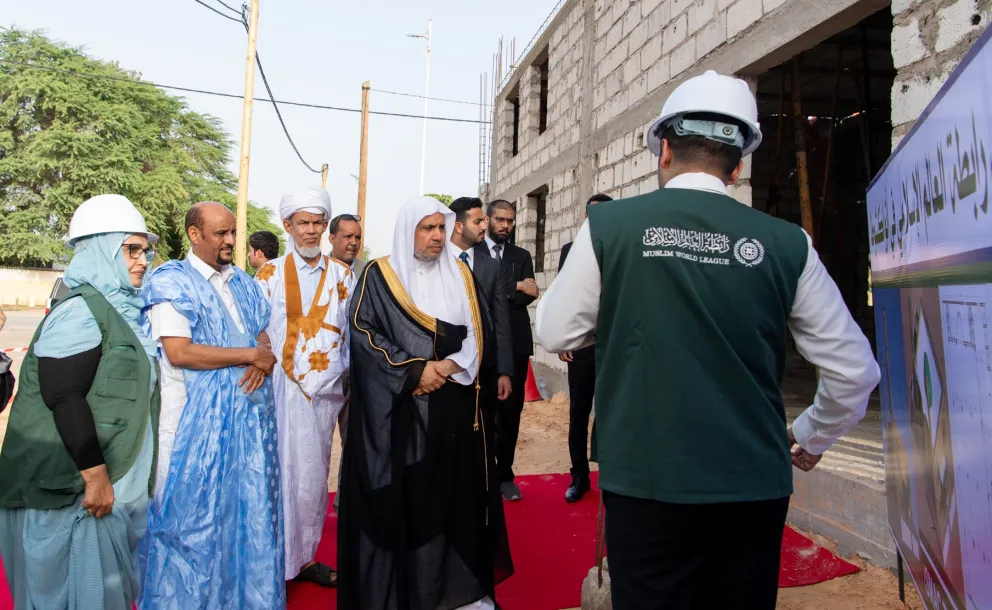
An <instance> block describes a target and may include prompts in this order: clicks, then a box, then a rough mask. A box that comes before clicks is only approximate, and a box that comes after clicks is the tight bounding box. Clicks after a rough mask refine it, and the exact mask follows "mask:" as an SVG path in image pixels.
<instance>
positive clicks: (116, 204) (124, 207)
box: [65, 195, 158, 248]
mask: <svg viewBox="0 0 992 610" xmlns="http://www.w3.org/2000/svg"><path fill="white" fill-rule="evenodd" d="M100 233H142V234H144V235H147V236H148V242H149V243H155V242H157V241H158V235H155V234H154V233H149V232H148V227H147V226H145V219H144V217H143V216H142V215H141V212H139V211H138V208H136V207H134V204H133V203H131V202H130V201H129V200H128V198H127V197H124V196H123V195H97V196H96V197H90V198H89V199H87V200H86V201H84V202H83V203H82V205H80V206H79V207H78V208H76V213H75V214H73V215H72V220H70V221H69V237H67V238H66V240H65V245H67V246H69V247H70V248H73V247H75V245H76V242H78V241H79V240H80V239H82V238H84V237H89V236H90V235H99V234H100Z"/></svg>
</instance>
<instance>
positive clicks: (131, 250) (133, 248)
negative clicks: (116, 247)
mask: <svg viewBox="0 0 992 610" xmlns="http://www.w3.org/2000/svg"><path fill="white" fill-rule="evenodd" d="M121 249H122V250H124V251H125V252H127V255H128V256H130V257H131V258H133V259H134V260H138V259H139V258H141V255H142V254H144V256H145V260H147V261H148V262H149V263H150V262H152V259H154V258H155V249H154V248H152V247H148V248H143V247H142V246H141V244H124V245H122V246H121Z"/></svg>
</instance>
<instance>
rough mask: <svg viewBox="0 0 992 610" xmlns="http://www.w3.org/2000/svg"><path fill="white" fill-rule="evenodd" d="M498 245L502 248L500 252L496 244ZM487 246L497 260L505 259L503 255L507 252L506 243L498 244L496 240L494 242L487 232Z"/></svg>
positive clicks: (490, 253)
mask: <svg viewBox="0 0 992 610" xmlns="http://www.w3.org/2000/svg"><path fill="white" fill-rule="evenodd" d="M497 245H499V248H500V250H499V254H497V253H496V246H497ZM486 247H487V248H489V255H490V256H492V257H493V258H495V259H497V260H503V255H504V254H506V244H505V243H503V244H497V243H496V242H494V241H493V240H492V238H491V237H489V234H488V233H486Z"/></svg>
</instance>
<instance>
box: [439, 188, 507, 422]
mask: <svg viewBox="0 0 992 610" xmlns="http://www.w3.org/2000/svg"><path fill="white" fill-rule="evenodd" d="M448 207H449V208H450V209H451V211H452V212H454V213H455V230H454V232H453V233H452V235H451V244H452V245H453V246H454V248H451V252H452V254H453V255H454V256H455V258H457V259H458V260H460V261H462V262H464V263H465V264H466V265H468V266H469V268H470V269H471V270H472V273H474V274H475V277H476V279H478V280H479V285H480V286H481V287H482V292H483V293H484V295H485V297H486V304H487V305H488V306H489V310H490V311H491V312H492V316H493V325H494V326H495V330H496V333H495V335H496V341H495V342H493V341H490V342H488V343H487V344H486V345H485V346H484V347H483V349H485V351H486V353H487V354H489V355H491V356H495V357H494V358H493V357H488V358H483V360H484V361H488V362H492V363H494V367H493V368H492V369H491V370H484V371H482V383H483V390H485V393H486V395H487V396H488V397H489V398H490V399H491V400H490V402H491V404H492V406H493V408H494V409H496V408H498V402H497V401H498V400H505V399H507V398H508V397H509V396H510V393H511V391H512V388H513V386H512V383H511V380H510V378H511V377H512V376H513V343H512V341H511V339H510V304H509V302H508V301H507V300H506V299H505V298H501V297H502V296H503V295H505V294H506V288H505V286H504V285H503V278H502V277H501V276H500V273H499V264H498V263H497V262H496V261H495V260H493V259H492V258H490V256H489V254H487V253H480V252H479V250H478V246H479V245H480V244H483V240H484V239H485V237H486V224H487V219H486V214H485V212H484V211H483V209H482V200H481V199H477V198H475V197H459V198H458V199H455V200H454V201H452V202H451V205H450V206H448ZM484 248H485V246H484V245H483V249H484Z"/></svg>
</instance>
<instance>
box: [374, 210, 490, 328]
mask: <svg viewBox="0 0 992 610" xmlns="http://www.w3.org/2000/svg"><path fill="white" fill-rule="evenodd" d="M438 212H440V213H441V214H443V215H444V232H445V236H444V251H443V252H441V257H440V258H439V259H438V260H437V262H435V263H433V264H435V265H439V266H440V271H441V286H437V287H435V290H442V289H443V290H444V302H445V304H446V305H447V315H440V314H441V312H436V311H430V308H429V307H427V303H418V302H417V299H416V296H415V295H414V294H413V290H412V287H413V283H412V275H413V271H414V269H415V268H416V266H417V265H418V264H424V263H421V262H419V261H417V260H416V259H415V258H414V251H413V245H414V234H415V233H416V231H417V225H418V224H420V221H421V220H423V219H424V218H427V217H428V216H433V215H434V214H436V213H438ZM454 231H455V213H454V212H452V211H451V210H450V209H448V207H447V206H445V205H444V204H443V203H441V202H440V201H438V200H437V199H434V198H433V197H415V198H414V199H411V200H410V201H407V202H406V203H404V204H403V207H401V208H400V211H399V213H398V214H397V215H396V229H395V231H394V232H393V252H392V255H391V256H390V257H389V264H390V265H391V266H392V268H393V270H394V271H395V272H396V275H397V276H399V278H400V281H401V282H402V283H403V287H404V288H405V289H406V291H407V294H409V295H410V298H411V299H413V302H414V304H415V305H416V306H417V308H418V309H420V310H422V311H423V312H424V313H426V314H427V315H429V316H432V317H434V318H441V319H442V320H444V321H445V322H448V323H450V324H459V325H469V324H472V314H471V311H470V310H469V303H468V295H467V294H466V293H465V280H464V279H463V278H462V273H461V271H460V269H459V264H458V261H456V260H455V257H453V256H451V252H450V251H449V250H448V248H450V247H451V235H452V234H453V233H454Z"/></svg>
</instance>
